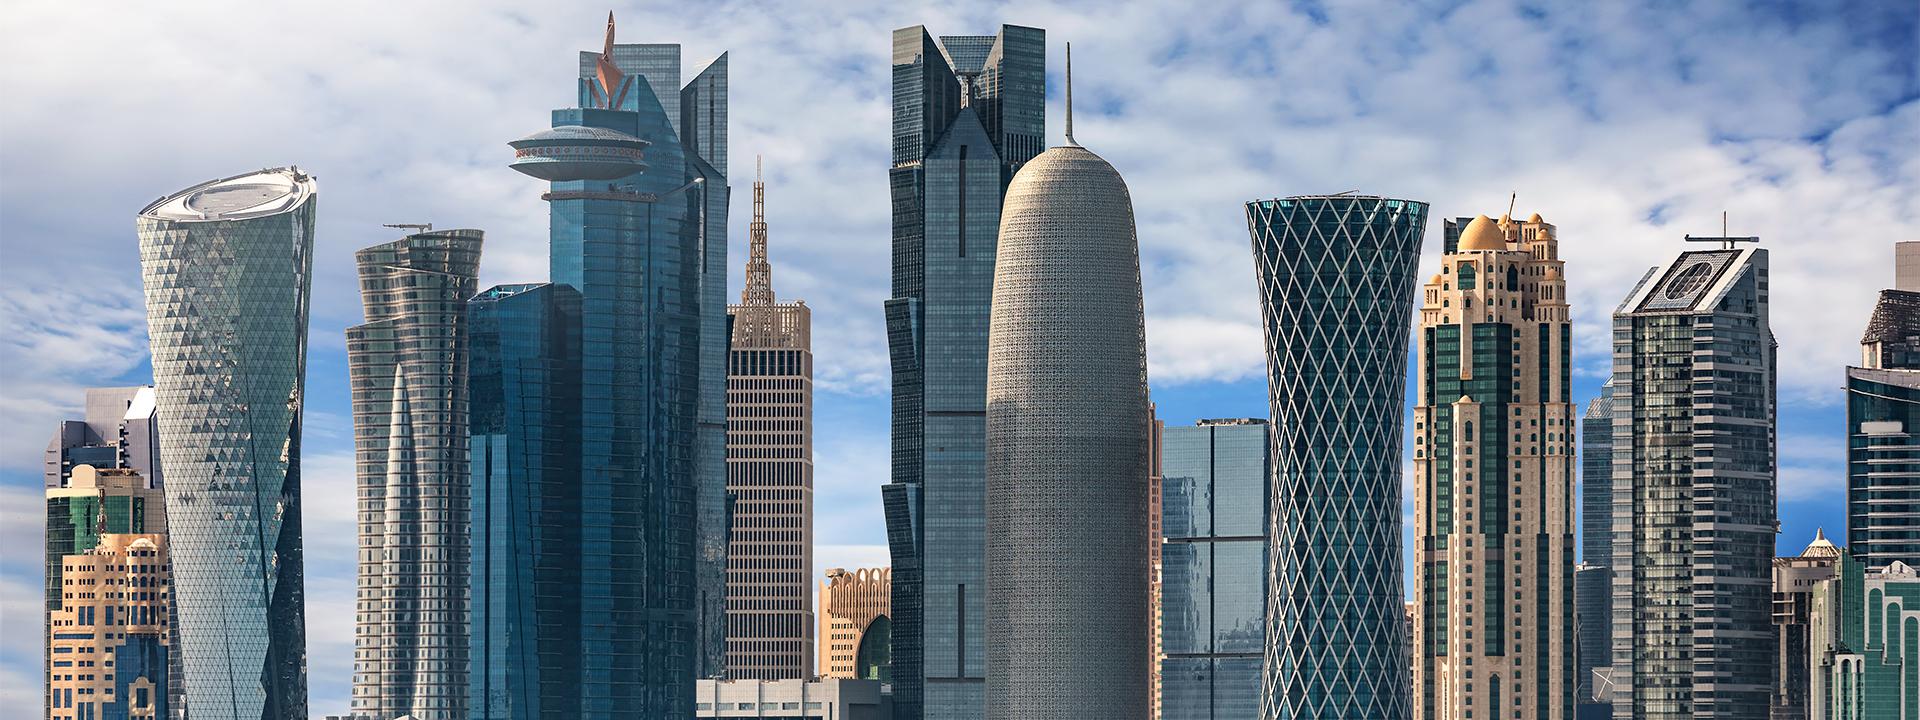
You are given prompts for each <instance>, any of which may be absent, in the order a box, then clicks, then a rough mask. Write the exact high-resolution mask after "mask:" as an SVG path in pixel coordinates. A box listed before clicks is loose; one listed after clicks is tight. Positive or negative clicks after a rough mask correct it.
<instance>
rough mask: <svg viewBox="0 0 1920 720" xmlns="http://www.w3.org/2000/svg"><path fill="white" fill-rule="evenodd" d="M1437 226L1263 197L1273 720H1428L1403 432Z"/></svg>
mask: <svg viewBox="0 0 1920 720" xmlns="http://www.w3.org/2000/svg"><path fill="white" fill-rule="evenodd" d="M1426 220H1427V205H1426V203H1422V202H1415V201H1411V200H1394V199H1389V198H1383V197H1373V196H1363V195H1346V194H1342V195H1321V196H1297V197H1290V198H1282V199H1275V200H1258V201H1254V202H1250V203H1247V228H1248V230H1249V232H1250V234H1251V235H1252V236H1253V252H1254V259H1255V272H1256V276H1257V279H1258V281H1259V284H1260V306H1261V317H1262V320H1263V324H1264V326H1265V336H1266V350H1267V398H1268V403H1269V405H1270V406H1271V411H1272V422H1273V425H1272V428H1273V482H1272V484H1271V486H1270V490H1269V492H1270V493H1271V495H1270V497H1271V498H1272V503H1273V504H1272V507H1271V508H1270V509H1269V511H1268V512H1269V517H1270V519H1271V522H1272V523H1273V526H1272V529H1271V530H1270V531H1269V532H1268V537H1269V538H1271V539H1272V543H1271V545H1270V549H1271V557H1270V559H1269V561H1268V562H1269V568H1270V569H1269V572H1270V573H1271V580H1270V582H1269V587H1268V589H1267V592H1268V595H1267V640H1266V643H1267V645H1266V663H1265V665H1264V668H1265V670H1264V674H1265V676H1264V677H1263V679H1262V680H1261V689H1260V702H1261V717H1263V718H1269V719H1276V720H1295V719H1304V718H1323V717H1366V718H1405V717H1410V716H1412V714H1413V707H1412V699H1411V698H1410V697H1409V696H1410V694H1411V691H1412V685H1413V680H1412V678H1411V676H1409V674H1408V672H1407V665H1406V662H1405V658H1406V652H1407V650H1406V643H1407V638H1406V628H1405V625H1404V623H1403V622H1402V621H1401V613H1402V609H1403V605H1402V603H1403V602H1404V601H1405V597H1404V595H1403V593H1402V580H1401V576H1400V573H1401V560H1400V443H1401V434H1400V431H1401V423H1402V420H1401V417H1402V414H1403V412H1404V410H1403V408H1404V407H1405V401H1406V370H1407V333H1408V329H1409V328H1410V327H1411V323H1412V319H1413V318H1412V315H1413V300H1414V295H1413V291H1414V272H1415V270H1414V268H1415V265H1416V264H1417V262H1418V260H1419V256H1420V238H1421V232H1422V231H1423V229H1424V228H1425V227H1426Z"/></svg>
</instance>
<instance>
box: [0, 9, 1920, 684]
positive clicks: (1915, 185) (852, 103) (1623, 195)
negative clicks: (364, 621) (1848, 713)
mask: <svg viewBox="0 0 1920 720" xmlns="http://www.w3.org/2000/svg"><path fill="white" fill-rule="evenodd" d="M1676 5H1680V4H1675V3H1665V2H1644V3H1636V2H1608V3H1550V2H1511V1H1508V0H1484V1H1475V2H1446V3H1440V2H1416V3H1393V2H1339V3H1331V2H1326V3H1294V4H1292V5H1287V4H1282V3H1266V2H1260V3H1253V2H1248V3H1236V2H1221V3H1207V4H1204V5H1193V4H1188V3H1165V4H1154V3H1128V2H1120V3H1108V2H1102V3H1046V2H1020V3H943V4H939V5H926V6H920V5H916V4H914V3H903V2H887V1H884V0H849V1H847V2H839V3H831V4H818V6H817V7H815V6H811V5H807V6H784V5H782V6H776V5H771V4H760V3H740V2H713V3H682V4H680V5H679V6H674V5H667V4H660V3H639V4H635V3H630V2H622V3H619V4H616V5H614V6H613V8H612V9H613V10H615V12H616V13H618V15H619V19H620V28H621V35H620V37H621V40H622V41H623V42H679V43H682V44H683V45H684V46H685V56H686V57H685V61H684V66H683V77H690V76H691V75H692V74H693V73H694V72H696V71H697V70H698V69H699V68H700V67H702V66H704V64H705V62H706V61H707V60H708V59H710V58H712V57H714V56H715V55H718V54H719V53H720V52H722V51H731V53H732V54H731V56H730V58H731V64H732V73H733V74H732V91H733V106H732V128H731V130H732V156H733V167H732V168H731V170H732V172H733V173H734V176H735V179H734V180H733V184H734V186H735V189H736V192H737V193H738V198H739V200H738V201H737V202H736V203H735V205H734V214H735V216H736V217H737V218H739V220H738V221H737V222H735V223H734V224H733V226H732V227H731V228H729V231H730V233H731V236H732V239H733V251H734V256H733V257H732V258H730V262H731V264H733V266H734V271H733V282H734V287H735V289H736V290H737V289H738V287H739V283H740V274H741V273H740V270H739V267H740V263H741V262H742V261H743V260H744V249H745V239H746V222H745V219H746V214H747V210H748V208H747V205H746V202H745V197H746V193H747V189H748V187H749V182H750V173H751V165H750V160H751V157H752V156H753V155H755V154H763V155H765V156H766V162H767V169H768V200H767V208H768V214H769V217H768V222H769V224H770V226H771V235H772V259H773V263H774V285H775V288H776V290H778V291H779V293H780V294H781V296H782V297H783V298H799V299H805V300H806V301H807V302H808V304H809V305H810V306H812V307H813V308H814V313H815V314H814V318H815V320H814V322H815V325H816V327H815V333H814V337H815V343H816V351H817V356H818V357H817V363H816V368H817V374H818V388H819V394H818V397H817V402H816V410H815V412H816V419H817V421H818V422H817V425H818V433H817V436H816V463H817V466H818V471H817V472H818V474H817V495H816V497H817V506H816V513H817V522H816V527H817V540H818V542H819V543H820V545H819V548H818V554H817V558H816V566H817V567H818V568H826V567H831V566H835V565H846V566H853V565H860V564H870V563H876V562H882V561H884V557H885V553H884V547H883V536H882V531H881V516H880V512H879V508H878V494H877V489H876V488H877V486H878V485H879V484H880V483H882V482H884V480H885V477H884V475H885V472H886V468H887V443H886V429H887V399H886V381H887V371H886V361H885V354H884V343H885V339H884V334H883V330H882V324H881V319H880V312H879V308H880V302H881V300H882V299H884V297H885V296H886V295H887V287H888V283H887V272H888V269H887V263H888V249H887V232H888V230H887V222H888V215H887V201H886V195H887V191H886V184H885V167H886V163H887V141H886V138H887V132H888V127H887V118H888V102H887V101H888V93H889V85H888V82H889V80H888V77H889V75H888V60H887V56H888V55H887V54H888V51H889V45H888V42H889V33H890V31H891V30H892V29H893V28H896V27H901V26H906V25H912V24H926V25H928V26H929V28H930V29H931V30H932V31H933V32H934V33H935V34H941V33H947V34H986V33H991V32H993V30H994V29H995V27H996V26H997V24H998V23H1000V22H1014V23H1020V24H1026V25H1034V26H1039V27H1043V28H1046V29H1047V30H1048V54H1049V57H1050V65H1051V68H1052V70H1053V75H1052V76H1051V77H1050V90H1051V93H1050V94H1052V95H1053V96H1055V101H1054V103H1053V104H1052V105H1051V106H1050V107H1049V109H1048V121H1049V124H1050V127H1051V128H1052V129H1053V133H1054V139H1055V140H1058V137H1059V135H1058V134H1059V130H1060V124H1061V120H1062V117H1063V115H1062V113H1061V106H1060V105H1059V98H1058V96H1059V94H1060V82H1059V81H1060V77H1059V75H1058V73H1059V71H1060V69H1061V67H1062V53H1063V42H1064V41H1072V42H1073V43H1074V44H1075V46H1076V48H1075V49H1076V50H1077V51H1078V52H1076V55H1078V56H1079V57H1078V58H1077V59H1078V60H1079V61H1080V62H1079V63H1076V64H1077V65H1078V69H1079V73H1078V75H1079V77H1078V78H1077V80H1078V81H1079V82H1078V83H1076V84H1077V85H1079V87H1078V88H1076V90H1078V92H1077V93H1076V95H1077V96H1078V97H1077V99H1078V102H1079V107H1078V108H1077V113H1076V115H1077V118H1076V119H1077V120H1078V123H1077V124H1078V127H1077V128H1076V133H1075V135H1076V137H1077V138H1078V139H1079V140H1080V141H1081V142H1082V143H1084V144H1085V145H1087V146H1088V147H1089V148H1091V149H1093V150H1094V151H1096V152H1099V153H1101V154H1102V155H1104V156H1105V157H1107V158H1108V159H1109V160H1110V161H1111V162H1113V164H1114V165H1115V167H1116V168H1118V169H1119V170H1120V171H1121V173H1122V174H1123V175H1124V176H1125V177H1126V179H1127V181H1128V183H1129V185H1130V188H1131V191H1132V197H1133V201H1134V203H1135V209H1136V214H1137V217H1138V222H1139V234H1140V240H1141V245H1142V252H1143V269H1142V274H1143V280H1144V282H1145V292H1146V305H1147V312H1148V325H1147V335H1148V345H1149V363H1150V364H1149V375H1150V377H1151V380H1152V384H1153V393H1154V399H1155V401H1156V402H1157V403H1158V404H1159V407H1160V410H1161V414H1162V416H1163V417H1164V418H1166V419H1167V420H1168V421H1169V422H1170V423H1173V424H1178V423H1184V422H1191V421H1192V420H1194V419H1196V418H1200V417H1221V416H1259V415H1264V414H1265V407H1264V403H1265V387H1264V380H1263V379H1262V377H1261V372H1262V365H1261V363H1262V359H1261V357H1260V339H1259V325H1258V318H1259V315H1258V308H1257V306H1256V305H1255V288H1254V283H1253V273H1252V269H1253V268H1252V262H1251V258H1250V255H1249V244H1248V241H1247V238H1246V230H1245V219H1244V216H1243V215H1242V214H1241V205H1242V203H1244V202H1245V201H1247V200H1251V199H1255V198H1262V197H1273V196H1279V195H1288V194H1298V193H1313V192H1339V191H1344V190H1352V189H1358V190H1361V191H1363V192H1368V193H1377V194H1386V195H1395V196H1399V197H1409V198H1415V199H1420V200H1426V201H1428V202H1431V203H1432V204H1433V215H1434V217H1435V218H1436V220H1435V222H1433V223H1432V224H1431V227H1429V235H1428V242H1427V247H1428V254H1427V258H1426V266H1425V267H1424V268H1423V272H1431V269H1432V266H1433V262H1434V261H1435V258H1436V257H1437V248H1438V245H1439V223H1438V218H1442V217H1453V216H1459V215H1473V214H1476V213H1487V214H1498V212H1500V211H1501V210H1503V209H1505V207H1506V203H1507V199H1508V194H1509V193H1510V192H1518V194H1519V200H1518V213H1519V214H1521V215H1523V216H1524V215H1526V214H1528V213H1532V212H1539V213H1540V214H1542V215H1544V216H1545V217H1546V219H1547V220H1548V221H1550V222H1553V223H1555V224H1556V225H1558V226H1559V229H1560V234H1561V238H1562V243H1563V248H1562V256H1563V257H1564V258H1565V259H1566V260H1567V266H1568V274H1569V278H1570V290H1571V295H1572V301H1573V303H1574V308H1575V315H1574V319H1575V323H1576V341H1577V344H1578V348H1577V353H1576V358H1575V360H1576V363H1577V365H1578V371H1577V373H1576V378H1575V380H1576V386H1577V387H1576V389H1577V391H1578V392H1577V397H1578V399H1579V400H1581V401H1582V402H1583V403H1584V401H1585V400H1586V399H1588V398H1590V397H1592V396H1593V394H1594V393H1595V391H1596V389H1597V387H1598V385H1599V383H1600V381H1601V379H1602V377H1603V375H1604V373H1605V372H1606V367H1607V359H1606V352H1607V331H1608V325H1607V315H1608V313H1610V312H1611V310H1612V308H1613V306H1614V305H1615V304H1616V303H1618V302H1619V301H1620V299H1621V298H1622V296H1624V295H1625V294H1626V292H1627V290H1628V289H1629V288H1630V287H1631V285H1632V283H1633V281H1634V280H1636V279H1637V278H1638V277H1639V275H1640V274H1641V273H1642V272H1644V271H1645V270H1646V268H1648V267H1649V266H1652V265H1655V264H1658V263H1659V262H1661V261H1662V260H1664V259H1665V258H1667V257H1670V256H1671V255H1672V254H1674V253H1676V252H1678V251H1680V250H1681V249H1682V244H1683V243H1681V242H1680V238H1681V236H1682V235H1684V234H1686V233H1695V234H1701V233H1712V232H1717V231H1718V230H1719V223H1720V213H1721V212H1722V211H1723V210H1724V211H1727V212H1728V213H1729V214H1730V217H1731V227H1730V229H1731V231H1732V232H1733V233H1734V234H1754V235H1759V236H1761V237H1762V239H1763V246H1765V247H1767V248H1769V249H1770V250H1771V251H1772V253H1773V280H1774V284H1773V289H1774V306H1773V312H1774V329H1775V333H1776V335H1777V337H1778V339H1779V341H1780V344H1781V367H1780V379H1781V401H1782V405H1781V407H1782V413H1781V423H1780V439H1781V458H1780V460H1781V487H1782V490H1781V497H1782V500H1781V519H1782V533H1781V535H1780V543H1779V544H1780V548H1781V549H1782V550H1783V551H1797V550H1798V549H1799V548H1800V547H1801V546H1803V545H1804V544H1805V543H1806V541H1807V539H1809V538H1810V537H1811V535H1812V532H1813V529H1814V527H1816V526H1824V527H1826V528H1827V529H1828V530H1829V531H1832V532H1833V534H1834V535H1835V536H1836V539H1838V536H1839V535H1840V532H1839V531H1840V529H1841V528H1843V526H1844V518H1843V515H1842V504H1841V503H1842V501H1841V489H1842V488H1843V487H1844V481H1843V476H1842V472H1843V463H1842V452H1843V447H1844V444H1843V438H1842V429H1841V428H1842V425H1843V419H1842V415H1841V406H1840V403H1841V401H1842V397H1841V394H1840V391H1839V387H1840V385H1841V378H1842V373H1843V368H1844V367H1845V365H1846V364H1847V363H1849V362H1856V361H1857V360H1856V358H1857V357H1858V350H1857V345H1856V343H1857V342H1858V338H1859V335H1860V331H1861V330H1862V328H1863V327H1864V325H1865V322H1866V318H1867V313H1868V312H1869V310H1870V308H1871V305H1872V300H1873V297H1874V293H1875V292H1876V290H1877V289H1879V288H1882V287H1885V286H1887V285H1889V284H1891V281H1892V278H1891V269H1890V262H1889V260H1890V258H1891V255H1892V249H1891V244H1892V243H1893V242H1894V241H1897V240H1920V153H1915V152H1913V148H1916V147H1920V70H1916V65H1920V60H1916V58H1917V57H1920V41H1917V40H1916V33H1917V32H1920V10H1917V9H1916V6H1915V5H1914V3H1912V2H1911V0H1881V1H1878V2H1872V1H1869V2H1852V3H1827V2H1747V3H1739V2H1700V3H1688V4H1685V6H1684V7H1674V6H1676ZM607 9H608V7H607V6H606V5H605V4H588V3H578V2H556V3H545V4H541V5H540V6H537V7H536V6H526V5H523V4H517V3H508V2H477V3H457V4H456V3H452V2H444V3H442V2H423V3H375V2H370V1H367V0H347V1H345V2H339V3H327V4H312V3H308V4H298V5H293V6H282V5H280V4H261V3H246V2H237V1H234V2H228V1H226V0H209V1H207V2H194V3H164V4H144V5H116V6H107V5H101V4H85V3H69V2H58V1H57V0H22V1H20V2H12V3H9V4H8V6H7V8H6V9H5V10H4V11H0V65H4V66H5V67H8V68H9V72H8V73H7V74H6V75H5V76H4V77H0V92H4V96H5V97H7V98H8V102H7V103H4V104H0V138H5V140H4V141H0V523H3V524H0V547H4V548H6V552H5V554H4V555H0V700H4V701H5V702H7V703H10V704H15V705H13V706H18V705H22V704H31V703H34V702H37V699H38V697H39V692H38V689H37V688H38V684H39V670H38V662H39V661H38V653H39V649H38V648H39V624H40V620H41V619H40V614H39V613H40V611H39V604H38V603H39V601H38V599H37V598H38V595H37V588H38V584H39V572H40V571H39V567H38V555H37V552H38V551H37V549H33V548H37V547H38V546H39V545H38V544H39V540H38V537H39V533H40V526H41V523H42V517H41V511H40V510H39V507H40V501H39V499H38V496H39V475H38V462H39V458H40V453H41V449H42V448H43V447H44V446H45V442H46V439H47V437H48V436H49V434H50V432H51V428H52V424H53V422H55V421H56V420H58V419H61V418H63V417H70V416H72V415H73V413H74V412H76V411H77V408H78V406H79V404H80V401H81V392H80V391H81V389H82V388H85V387H89V386H98V385H111V384H125V383H136V382H144V381H145V380H146V379H147V373H148V369H147V365H146V340H145V320H144V309H143V306H142V304H141V302H142V301H141V297H140V286H139V274H138V257H137V252H136V242H135V238H134V235H133V215H134V213H135V212H136V211H137V210H138V209H139V208H140V207H141V206H142V205H144V204H145V203H147V202H149V201H151V200H152V199H154V198H156V197H159V196H161V195H163V194H166V193H169V192H172V191H174V190H177V189H180V188H183V187H186V186H188V185H191V184H193V183H196V182H199V181H202V180H206V179H210V178H215V177H224V176H227V175H231V174H234V173H238V172H242V171H245V170H249V169H254V168H260V167H266V166H274V165H282V164H291V163H297V164H300V165H301V166H302V167H304V168H305V169H307V170H309V171H311V172H313V173H315V174H317V175H318V176H319V178H320V199H319V209H320V219H319V244H318V248H317V261H316V278H315V281H314V294H315V296H314V309H313V320H312V342H311V351H310V364H309V368H310V375H309V380H308V386H307V390H308V406H307V407H308V415H307V433H308V435H307V438H306V458H305V472H304V475H305V477H306V483H307V484H306V499H307V507H306V508H305V510H304V512H305V515H306V522H307V547H308V570H309V575H308V582H307V591H308V595H309V598H310V603H309V608H308V632H309V640H310V642H309V650H308V663H309V667H310V668H311V671H312V692H313V699H312V709H313V712H314V714H315V715H316V716H317V715H320V714H325V713H335V712H340V711H343V710H345V709H346V707H347V683H348V679H349V670H350V663H351V643H352V639H351V635H352V632H351V622H352V621H351V617H352V611H351V593H352V583H353V580H352V572H353V568H352V556H353V555H352V547H353V538H352V503H351V488H352V475H351V464H350V454H349V451H350V445H349V441H350V431H351V428H350V425H349V422H348V411H347V394H346V388H345V377H346V370H345V352H344V342H343V340H342V331H343V330H344V328H345V327H346V326H348V325H351V324H353V323H356V322H358V320H359V318H360V311H359V306H358V298H357V296H356V293H355V284H354V280H353V276H352V273H353V269H352V264H351V254H352V251H353V250H354V249H356V248H359V247H363V246H366V245H370V244H373V243H376V242H382V241H385V240H389V239H391V238H392V236H391V235H390V232H391V231H389V230H386V229H383V228H381V227H380V224H381V223H392V222H423V221H431V222H434V223H435V224H436V225H437V226H439V227H479V228H483V229H485V230H486V231H487V232H488V238H487V242H488V245H487V248H486V251H485V259H484V262H483V268H482V275H483V277H482V281H483V283H496V282H509V281H526V280H541V279H544V278H545V228H546V215H545V213H546V209H545V207H544V206H543V204H542V203H541V202H540V200H539V198H538V194H539V192H540V190H541V188H540V187H539V185H538V183H536V182H533V181H530V180H529V179H527V178H525V177H523V176H520V175H518V174H516V173H513V172H512V171H510V170H507V169H506V167H505V165H506V162H507V160H508V159H509V154H508V149H507V147H506V145H505V143H506V141H507V140H509V139H512V138H515V137H519V136H521V135H524V134H526V133H527V132H530V131H532V130H535V129H538V128H540V127H543V126H544V124H545V123H546V121H547V111H548V110H549V109H550V108H554V107H560V106H563V105H566V104H569V103H570V102H571V101H572V93H573V89H572V88H573V85H572V77H573V74H574V72H575V71H576V70H575V68H576V65H575V63H576V61H575V59H574V58H575V55H574V53H575V52H576V51H578V50H582V49H591V48H595V47H597V46H598V43H599V40H600V32H601V27H602V26H601V23H602V22H603V20H604V14H605V12H606V10H607Z"/></svg>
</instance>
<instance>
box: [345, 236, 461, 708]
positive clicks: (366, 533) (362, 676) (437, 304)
mask: <svg viewBox="0 0 1920 720" xmlns="http://www.w3.org/2000/svg"><path fill="white" fill-rule="evenodd" d="M480 245H481V233H480V231H479V230H442V231H438V232H435V231H433V230H431V229H427V231H426V232H421V233H416V234H413V235H408V236H406V237H404V238H401V239H399V240H395V241H393V242H388V243H382V244H380V245H375V246H373V247H369V248H366V249H363V250H361V251H360V252H358V253H356V254H355V256H354V259H355V260H356V261H357V264H358V265H359V269H360V300H361V305H362V307H363V308H364V309H365V312H366V317H367V321H366V323H364V324H361V325H356V326H354V327H350V328H347V373H348V376H349V377H350V379H351V385H352V395H353V424H354V434H353V439H354V448H355V453H354V466H355V469H356V475H357V478H358V486H359V487H358V492H357V498H358V499H357V505H358V515H359V528H360V538H359V539H360V542H359V546H360V564H359V568H360V570H359V583H358V591H357V592H356V593H355V597H354V673H353V711H354V713H355V714H356V715H362V716H367V717H375V718H395V717H400V716H403V715H408V716H412V717H414V718H416V720H465V718H466V717H467V711H466V707H467V588H468V584H467V572H468V570H469V569H470V567H469V563H470V562H471V558H470V555H469V545H468V542H469V538H470V534H469V531H470V530H471V528H470V527H469V518H470V517H471V514H472V505H471V499H470V498H469V497H468V488H469V483H470V482H471V480H472V478H471V477H470V475H469V473H468V468H467V437H468V436H467V417H468V415H467V412H468V404H467V339H468V337H467V312H466V305H467V299H468V298H470V297H472V296H473V293H474V290H476V289H477V286H478V284H479V282H478V279H477V278H478V273H479V271H480Z"/></svg>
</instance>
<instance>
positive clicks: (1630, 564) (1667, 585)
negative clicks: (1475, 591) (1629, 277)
mask: <svg viewBox="0 0 1920 720" xmlns="http://www.w3.org/2000/svg"><path fill="white" fill-rule="evenodd" d="M1726 244H1727V245H1729V247H1726V248H1720V249H1713V250H1692V251H1687V252H1683V253H1681V254H1680V256H1679V257H1677V258H1675V259H1674V260H1673V261H1672V262H1669V263H1667V264H1666V265H1664V266H1662V267H1659V268H1655V269H1653V270H1650V271H1649V272H1648V273H1647V274H1646V276H1645V277H1643V278H1641V280H1640V283H1639V284H1638V285H1637V286H1635V287H1634V289H1633V292H1632V293H1631V294H1630V295H1628V296H1627V299H1626V300H1625V301H1624V302H1622V303H1621V304H1620V306H1619V308H1618V309H1616V310H1615V311H1614V314H1613V348H1614V352H1613V417H1614V424H1613V428H1614V435H1613V498H1614V502H1613V517H1614V539H1613V684H1614V693H1615V695H1614V703H1613V709H1614V717H1615V718H1618V719H1619V720H1679V719H1680V718H1687V719H1689V720H1700V719H1702V718H1718V719H1724V720H1735V719H1753V720H1758V719H1759V718H1764V717H1766V715H1767V704H1768V703H1767V700H1768V696H1769V694H1770V691H1771V689H1772V686H1773V679H1772V668H1773V665H1774V638H1773V626H1772V621H1771V619H1770V617H1769V613H1770V607H1771V604H1772V595H1771V592H1770V586H1771V581H1772V578H1771V575H1772V568H1773V535H1774V532H1775V524H1774V523H1775V515H1774V499H1775V493H1774V470H1775V466H1774V412H1775V409H1774V388H1775V385H1774V342H1773V333H1772V331H1771V330H1770V329H1769V326H1768V324H1767V315H1768V311H1767V296H1768V293H1767V251H1765V250H1761V249H1757V248H1745V249H1736V248H1733V247H1731V246H1732V245H1733V244H1734V243H1733V242H1728V243H1726Z"/></svg>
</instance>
